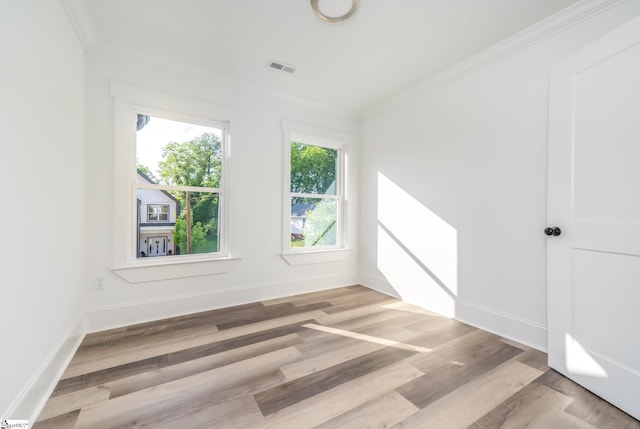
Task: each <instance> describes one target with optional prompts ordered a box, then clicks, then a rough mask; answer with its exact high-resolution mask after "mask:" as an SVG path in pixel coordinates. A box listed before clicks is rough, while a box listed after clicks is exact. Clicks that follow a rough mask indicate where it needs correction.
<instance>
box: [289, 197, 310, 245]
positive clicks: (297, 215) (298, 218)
mask: <svg viewBox="0 0 640 429" xmlns="http://www.w3.org/2000/svg"><path fill="white" fill-rule="evenodd" d="M315 208H316V206H315V204H313V203H300V204H294V205H292V206H291V238H293V239H296V240H299V239H302V238H304V227H305V225H306V224H307V216H308V214H309V212H310V211H313V209H315Z"/></svg>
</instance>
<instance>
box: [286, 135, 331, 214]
mask: <svg viewBox="0 0 640 429" xmlns="http://www.w3.org/2000/svg"><path fill="white" fill-rule="evenodd" d="M337 160H338V151H337V150H335V149H328V148H324V147H320V146H313V145H306V144H303V143H297V142H292V143H291V192H299V193H306V194H335V193H336V189H335V186H336V170H337ZM303 202H313V201H308V199H305V198H299V197H294V199H293V201H292V204H298V203H303Z"/></svg>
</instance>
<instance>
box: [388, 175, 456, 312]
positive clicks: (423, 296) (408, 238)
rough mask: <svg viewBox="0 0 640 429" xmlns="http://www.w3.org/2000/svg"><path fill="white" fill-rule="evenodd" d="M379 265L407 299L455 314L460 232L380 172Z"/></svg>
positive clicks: (438, 310) (393, 285)
mask: <svg viewBox="0 0 640 429" xmlns="http://www.w3.org/2000/svg"><path fill="white" fill-rule="evenodd" d="M377 266H378V270H380V272H381V273H382V274H383V275H384V277H385V278H386V280H387V282H389V284H390V285H391V286H392V287H393V288H394V289H395V291H396V292H397V293H398V295H399V296H400V297H401V298H402V299H403V300H405V301H407V302H410V303H413V304H416V305H419V306H421V307H424V308H427V309H429V310H431V311H435V312H438V313H440V314H443V315H445V316H449V317H454V316H455V304H456V297H457V296H458V231H457V230H456V229H455V228H454V227H452V226H451V225H450V224H448V223H447V222H445V221H444V220H443V219H442V218H440V217H439V216H438V215H436V214H435V213H434V212H432V211H431V210H429V209H428V208H427V207H425V206H424V205H423V204H422V203H420V201H418V200H417V199H415V198H414V197H412V196H411V195H410V194H409V193H407V192H406V191H405V190H403V189H402V188H400V187H399V186H398V185H396V184H395V183H394V182H393V181H391V180H390V179H389V178H387V177H386V176H385V175H384V174H382V173H380V172H378V254H377Z"/></svg>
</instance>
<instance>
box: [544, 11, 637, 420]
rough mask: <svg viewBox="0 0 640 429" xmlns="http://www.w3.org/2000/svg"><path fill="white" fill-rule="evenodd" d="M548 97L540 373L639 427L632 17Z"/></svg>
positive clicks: (579, 59)
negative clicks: (551, 373)
mask: <svg viewBox="0 0 640 429" xmlns="http://www.w3.org/2000/svg"><path fill="white" fill-rule="evenodd" d="M550 95H551V99H550V117H549V201H548V203H549V206H548V222H549V227H554V226H557V227H559V228H560V229H561V234H560V235H558V236H554V235H551V236H550V237H549V238H548V328H549V365H550V366H551V367H552V368H554V369H556V370H557V371H559V372H561V373H563V374H564V375H566V376H567V377H569V378H571V379H573V380H575V381H576V382H577V383H579V384H581V385H583V386H585V387H586V388H587V389H589V390H591V391H592V392H594V393H596V394H597V395H599V396H601V397H603V398H604V399H606V400H607V401H609V402H611V403H613V404H614V405H616V406H618V407H619V408H621V409H623V410H625V411H626V412H627V413H629V414H631V415H633V416H634V417H636V418H640V17H638V18H635V19H634V20H632V21H630V22H629V23H627V24H625V25H623V26H622V27H619V28H618V29H617V30H615V31H614V32H612V33H610V34H608V35H607V36H605V37H604V38H603V39H600V40H599V41H597V42H595V43H593V44H592V45H590V46H589V47H588V48H586V49H584V50H581V51H580V52H578V53H576V54H575V55H573V56H571V57H570V58H568V59H567V60H565V61H563V62H562V64H560V65H559V66H558V67H556V68H555V69H554V71H553V73H552V76H551V92H550ZM545 232H548V233H551V232H553V231H545ZM556 232H557V231H556Z"/></svg>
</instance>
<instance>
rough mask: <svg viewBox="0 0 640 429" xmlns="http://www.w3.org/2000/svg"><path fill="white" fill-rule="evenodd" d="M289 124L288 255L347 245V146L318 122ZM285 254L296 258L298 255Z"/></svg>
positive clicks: (286, 251) (287, 145)
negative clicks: (314, 124) (321, 127)
mask: <svg viewBox="0 0 640 429" xmlns="http://www.w3.org/2000/svg"><path fill="white" fill-rule="evenodd" d="M283 128H284V135H285V168H286V171H285V222H284V225H285V226H284V234H283V235H284V237H283V241H284V245H283V254H284V255H287V254H289V255H295V254H302V253H308V252H314V251H331V250H342V249H344V248H345V229H346V228H345V225H346V222H345V221H346V201H345V189H346V184H345V182H346V180H345V178H346V145H345V144H343V142H342V141H340V140H339V138H336V135H335V133H331V132H327V131H325V130H322V129H317V128H315V127H311V126H303V125H301V124H292V123H291V122H285V123H284V124H283ZM285 259H287V261H288V262H290V263H292V259H290V258H286V257H285ZM305 263H306V262H305Z"/></svg>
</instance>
